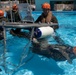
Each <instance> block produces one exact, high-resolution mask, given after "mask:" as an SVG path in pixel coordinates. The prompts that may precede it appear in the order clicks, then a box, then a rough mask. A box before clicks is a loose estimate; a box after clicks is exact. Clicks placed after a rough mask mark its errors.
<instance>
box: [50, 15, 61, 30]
mask: <svg viewBox="0 0 76 75" xmlns="http://www.w3.org/2000/svg"><path fill="white" fill-rule="evenodd" d="M51 22H52V23H57V24H58V20H57V18H56V17H55V16H54V15H53V14H52V19H51ZM52 27H53V28H54V30H56V29H58V28H59V25H55V26H52Z"/></svg>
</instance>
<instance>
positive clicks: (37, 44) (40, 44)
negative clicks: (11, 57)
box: [32, 3, 76, 63]
mask: <svg viewBox="0 0 76 75" xmlns="http://www.w3.org/2000/svg"><path fill="white" fill-rule="evenodd" d="M50 9H51V7H50V4H49V3H44V4H42V10H43V12H42V14H41V15H40V16H39V17H38V19H37V20H36V23H38V22H41V23H57V24H58V21H57V18H56V17H55V16H54V15H53V14H52V12H51V11H50ZM52 28H53V29H54V30H56V29H58V28H59V26H58V25H56V26H52ZM54 39H55V40H57V42H59V41H62V40H61V39H60V38H58V37H56V36H55V37H54ZM32 44H33V48H32V52H34V53H37V54H40V55H43V56H46V57H48V58H50V57H51V58H53V59H55V60H57V61H61V60H68V62H69V63H72V60H71V59H72V58H75V57H76V47H71V46H68V45H62V44H61V45H60V44H56V45H53V44H48V41H47V40H45V39H37V38H36V37H35V36H34V37H33V39H32Z"/></svg>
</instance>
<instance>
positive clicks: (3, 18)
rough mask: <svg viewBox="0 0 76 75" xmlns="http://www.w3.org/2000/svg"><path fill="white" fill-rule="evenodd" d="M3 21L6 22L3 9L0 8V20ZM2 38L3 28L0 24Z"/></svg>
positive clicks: (0, 38) (1, 36)
mask: <svg viewBox="0 0 76 75" xmlns="http://www.w3.org/2000/svg"><path fill="white" fill-rule="evenodd" d="M3 21H5V22H7V21H8V20H7V19H6V18H5V17H4V11H3V10H0V22H1V23H2V22H3ZM2 39H3V28H2V27H1V26H0V40H2Z"/></svg>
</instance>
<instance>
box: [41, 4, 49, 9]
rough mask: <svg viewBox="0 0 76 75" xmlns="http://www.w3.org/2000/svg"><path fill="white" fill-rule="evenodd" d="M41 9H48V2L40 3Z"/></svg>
mask: <svg viewBox="0 0 76 75" xmlns="http://www.w3.org/2000/svg"><path fill="white" fill-rule="evenodd" d="M42 8H43V9H50V4H49V3H44V4H42Z"/></svg>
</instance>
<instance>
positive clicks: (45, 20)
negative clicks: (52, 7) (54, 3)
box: [41, 11, 52, 23]
mask: <svg viewBox="0 0 76 75" xmlns="http://www.w3.org/2000/svg"><path fill="white" fill-rule="evenodd" d="M51 20H52V12H51V11H50V12H49V13H48V15H47V16H44V14H43V13H42V15H41V23H50V22H51Z"/></svg>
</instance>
